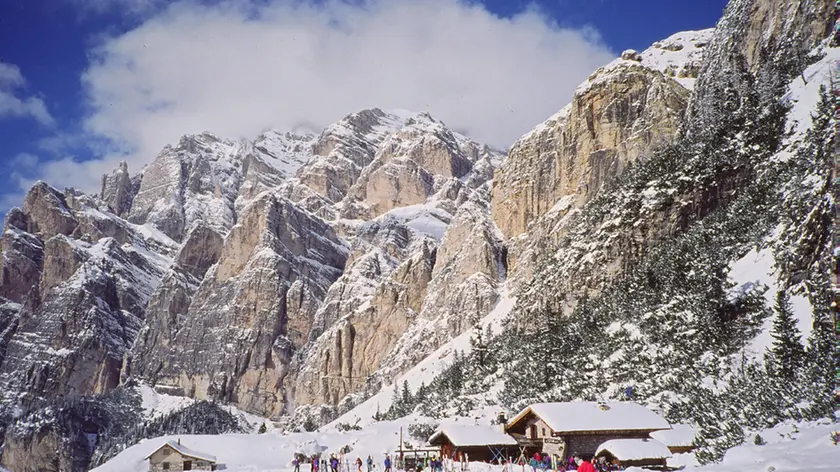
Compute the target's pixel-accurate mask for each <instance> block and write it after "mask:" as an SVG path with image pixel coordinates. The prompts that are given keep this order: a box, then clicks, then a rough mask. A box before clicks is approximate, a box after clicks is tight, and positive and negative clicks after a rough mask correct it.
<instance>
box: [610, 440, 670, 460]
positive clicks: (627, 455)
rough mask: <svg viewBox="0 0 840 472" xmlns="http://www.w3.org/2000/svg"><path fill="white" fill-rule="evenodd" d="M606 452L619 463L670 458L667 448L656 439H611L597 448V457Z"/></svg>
mask: <svg viewBox="0 0 840 472" xmlns="http://www.w3.org/2000/svg"><path fill="white" fill-rule="evenodd" d="M603 451H608V452H609V453H610V454H612V455H614V456H615V457H616V458H617V459H618V460H620V461H637V460H642V459H667V458H669V457H671V451H669V450H668V446H666V445H664V444H662V443H661V442H659V441H657V440H656V439H611V440H609V441H607V442H605V443H604V444H601V445H600V446H598V450H597V452H595V455H596V456H597V455H598V454H600V453H601V452H603Z"/></svg>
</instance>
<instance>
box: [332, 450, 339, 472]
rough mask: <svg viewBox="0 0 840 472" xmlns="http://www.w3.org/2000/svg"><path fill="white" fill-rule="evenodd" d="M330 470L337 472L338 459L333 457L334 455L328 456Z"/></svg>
mask: <svg viewBox="0 0 840 472" xmlns="http://www.w3.org/2000/svg"><path fill="white" fill-rule="evenodd" d="M330 470H331V471H332V472H338V459H337V458H336V457H335V454H330Z"/></svg>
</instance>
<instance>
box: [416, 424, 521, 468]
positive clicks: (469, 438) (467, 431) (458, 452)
mask: <svg viewBox="0 0 840 472" xmlns="http://www.w3.org/2000/svg"><path fill="white" fill-rule="evenodd" d="M429 444H431V445H433V446H439V447H440V455H441V457H444V458H447V459H453V460H456V461H471V462H498V460H500V459H501V460H508V459H509V458H516V457H519V445H518V443H517V442H516V440H515V439H513V438H512V437H511V436H509V435H507V434H505V433H504V432H502V426H497V427H493V426H479V425H449V426H442V427H440V428H438V430H437V431H435V433H434V434H432V436H431V437H430V438H429Z"/></svg>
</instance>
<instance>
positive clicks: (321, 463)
mask: <svg viewBox="0 0 840 472" xmlns="http://www.w3.org/2000/svg"><path fill="white" fill-rule="evenodd" d="M304 459H306V458H305V457H298V456H295V458H294V459H293V460H292V466H294V468H295V472H300V464H301V462H302V461H304ZM355 465H356V469H357V472H373V469H374V468H375V467H376V464H374V463H373V458H372V457H371V456H368V457H367V460H365V461H364V462H363V461H362V458H361V457H357V458H356V462H355ZM365 465H367V471H363V470H362V467H363V466H365ZM383 465H384V466H385V472H391V456H390V455H386V456H385V462H384V464H383ZM327 466H329V471H330V472H338V470H339V468H340V467H341V462H340V461H339V459H338V457H336V456H335V453H332V454H330V458H329V460H326V459H324V458H322V457H321V456H320V455H317V454H316V455H314V456H312V457H310V458H309V470H310V472H326V470H325V469H326V467H327ZM348 472H349V471H348Z"/></svg>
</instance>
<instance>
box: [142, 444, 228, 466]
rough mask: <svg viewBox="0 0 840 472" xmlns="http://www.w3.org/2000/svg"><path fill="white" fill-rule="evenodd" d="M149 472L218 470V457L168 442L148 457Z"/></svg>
mask: <svg viewBox="0 0 840 472" xmlns="http://www.w3.org/2000/svg"><path fill="white" fill-rule="evenodd" d="M146 459H148V460H149V472H170V471H171V472H182V471H185V470H216V456H213V455H211V454H207V453H204V452H198V451H193V450H192V449H190V448H188V447H186V446H184V445H182V444H181V440H180V439H179V440H178V441H177V442H176V441H173V440H171V439H170V440H168V441H166V442H165V443H163V444H161V445H160V447H158V448H157V449H155V450H154V452H152V453H151V454H149V455H148V456H146Z"/></svg>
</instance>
